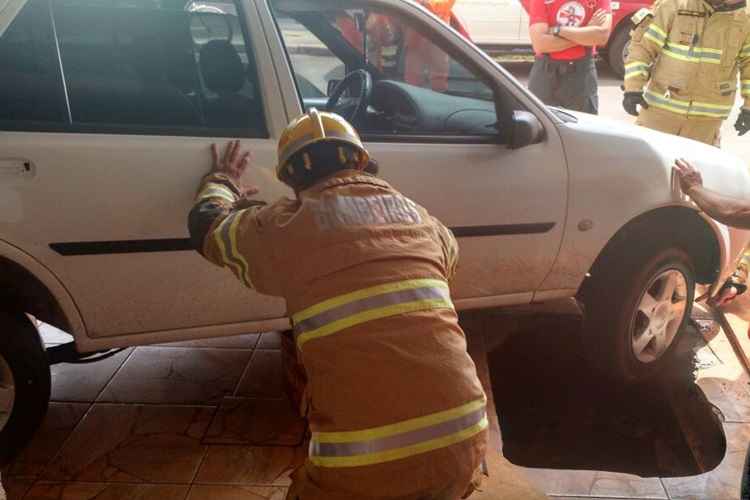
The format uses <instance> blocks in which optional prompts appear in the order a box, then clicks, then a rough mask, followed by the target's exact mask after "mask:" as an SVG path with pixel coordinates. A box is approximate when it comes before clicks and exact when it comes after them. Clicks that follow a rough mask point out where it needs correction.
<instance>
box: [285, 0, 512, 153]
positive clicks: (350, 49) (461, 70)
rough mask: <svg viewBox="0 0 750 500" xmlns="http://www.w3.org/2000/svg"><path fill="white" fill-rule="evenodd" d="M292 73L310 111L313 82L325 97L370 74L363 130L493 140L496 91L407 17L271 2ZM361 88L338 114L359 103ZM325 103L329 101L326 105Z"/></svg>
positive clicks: (343, 102)
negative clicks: (333, 87)
mask: <svg viewBox="0 0 750 500" xmlns="http://www.w3.org/2000/svg"><path fill="white" fill-rule="evenodd" d="M272 5H273V7H274V13H275V15H276V18H277V21H278V23H279V27H280V31H281V34H282V37H283V39H284V42H285V45H286V48H287V51H288V53H289V61H290V64H291V66H292V70H293V72H294V74H295V76H296V78H297V81H298V86H299V87H300V94H301V96H302V99H303V104H304V106H305V107H306V108H309V107H311V106H320V104H321V100H320V99H316V97H320V96H318V95H313V94H312V93H310V92H307V91H305V90H304V85H303V84H301V83H300V81H308V82H311V83H312V84H313V86H314V87H315V88H316V89H317V90H318V91H320V92H323V93H325V92H326V91H327V90H328V89H329V84H330V82H331V81H334V82H336V81H340V80H341V79H342V78H344V76H345V75H347V74H349V73H350V72H352V71H354V70H358V69H365V70H366V71H367V72H368V73H369V74H370V75H371V76H372V79H373V82H374V89H373V92H372V95H371V96H370V99H369V102H368V103H367V105H368V112H367V113H366V116H359V118H357V123H355V125H356V126H357V127H358V128H359V129H360V130H361V131H362V132H363V133H366V134H367V133H369V134H377V135H380V136H382V135H390V136H392V137H396V138H398V137H404V140H413V137H410V138H409V139H406V136H408V135H412V136H415V135H420V136H436V135H437V136H440V135H445V136H453V137H455V136H462V135H466V136H477V135H482V136H485V135H486V136H495V135H497V128H496V124H497V122H498V120H497V113H496V109H495V102H494V101H495V96H494V92H493V90H492V88H491V87H490V86H489V85H487V84H486V83H485V82H484V81H482V80H481V79H480V78H479V77H477V76H476V75H475V74H474V73H473V72H472V71H471V70H469V69H467V68H466V66H464V65H463V64H461V63H460V62H458V61H457V60H456V59H455V58H454V57H453V56H451V55H450V54H448V53H447V52H446V51H445V50H444V49H443V48H442V47H441V46H440V45H439V44H438V43H435V42H434V41H433V40H432V39H431V38H429V37H427V36H425V34H424V33H423V32H422V29H421V28H420V27H418V26H416V25H415V24H414V23H413V22H412V21H411V20H410V19H409V18H407V17H405V16H398V15H396V14H389V13H388V12H386V11H379V10H375V9H367V10H363V9H346V8H340V9H337V8H331V7H330V5H331V3H326V4H324V5H325V6H326V8H325V9H317V8H314V7H312V6H313V5H315V4H314V3H313V2H290V1H285V0H277V1H275V2H273V3H272ZM360 90H361V86H357V84H356V83H355V84H354V85H353V87H352V88H351V89H349V92H348V93H346V94H345V95H344V97H343V98H342V100H341V102H340V104H341V106H340V107H337V108H336V109H331V110H329V111H334V112H340V113H341V114H343V115H344V116H345V117H346V118H354V117H353V116H346V113H347V111H349V110H350V109H351V106H349V107H348V108H347V103H351V101H353V100H354V101H356V99H358V98H359V97H360ZM323 102H324V101H323Z"/></svg>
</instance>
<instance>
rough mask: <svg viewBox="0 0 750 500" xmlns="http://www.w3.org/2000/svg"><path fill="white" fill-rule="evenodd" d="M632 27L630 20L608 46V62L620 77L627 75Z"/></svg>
mask: <svg viewBox="0 0 750 500" xmlns="http://www.w3.org/2000/svg"><path fill="white" fill-rule="evenodd" d="M631 28H632V26H631V25H630V22H628V23H627V24H626V25H624V26H622V27H621V28H619V29H618V30H617V32H616V33H615V34H614V36H613V37H612V41H611V42H610V43H609V45H608V46H607V62H608V63H609V66H610V68H612V70H613V71H614V72H615V73H616V74H617V76H619V77H620V78H622V77H624V76H625V57H626V56H627V53H628V47H629V46H630V30H631Z"/></svg>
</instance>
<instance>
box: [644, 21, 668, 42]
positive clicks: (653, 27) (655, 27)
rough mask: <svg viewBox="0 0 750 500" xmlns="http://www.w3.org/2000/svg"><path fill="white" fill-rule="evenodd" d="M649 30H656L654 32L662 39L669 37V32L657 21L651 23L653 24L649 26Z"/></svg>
mask: <svg viewBox="0 0 750 500" xmlns="http://www.w3.org/2000/svg"><path fill="white" fill-rule="evenodd" d="M648 31H651V32H654V34H655V35H656V36H658V37H659V38H661V39H662V40H666V39H667V32H666V31H664V30H663V29H661V28H660V27H659V25H658V24H656V23H651V25H650V26H649V27H648Z"/></svg>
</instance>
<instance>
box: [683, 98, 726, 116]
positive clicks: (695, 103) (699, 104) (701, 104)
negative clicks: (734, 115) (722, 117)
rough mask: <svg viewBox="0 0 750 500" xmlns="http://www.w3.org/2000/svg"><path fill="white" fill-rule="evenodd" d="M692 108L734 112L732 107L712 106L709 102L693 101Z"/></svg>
mask: <svg viewBox="0 0 750 500" xmlns="http://www.w3.org/2000/svg"><path fill="white" fill-rule="evenodd" d="M690 106H691V107H696V106H697V107H700V108H708V109H711V110H717V111H724V112H727V113H731V112H732V106H724V105H722V104H711V103H708V102H700V101H693V102H691V103H690Z"/></svg>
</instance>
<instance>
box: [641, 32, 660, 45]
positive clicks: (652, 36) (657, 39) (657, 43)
mask: <svg viewBox="0 0 750 500" xmlns="http://www.w3.org/2000/svg"><path fill="white" fill-rule="evenodd" d="M643 38H645V39H647V40H651V41H652V42H654V44H656V46H657V47H663V46H664V39H659V38H657V37H656V36H654V35H652V34H651V33H649V32H648V31H647V32H646V34H645V35H643Z"/></svg>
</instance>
